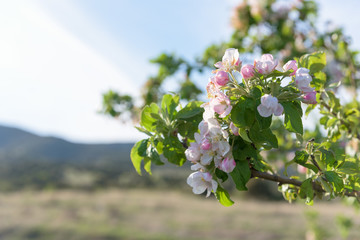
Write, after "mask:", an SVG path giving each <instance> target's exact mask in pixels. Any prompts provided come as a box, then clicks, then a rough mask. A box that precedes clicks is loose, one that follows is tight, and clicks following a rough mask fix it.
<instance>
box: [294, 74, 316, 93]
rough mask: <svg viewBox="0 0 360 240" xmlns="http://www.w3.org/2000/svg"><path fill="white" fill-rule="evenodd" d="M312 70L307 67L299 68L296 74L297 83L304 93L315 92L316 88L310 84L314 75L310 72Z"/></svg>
mask: <svg viewBox="0 0 360 240" xmlns="http://www.w3.org/2000/svg"><path fill="white" fill-rule="evenodd" d="M309 72H310V70H309V69H306V68H299V69H298V70H296V74H295V84H296V85H297V87H298V88H299V89H300V91H302V92H304V93H309V92H313V91H314V88H312V87H310V86H309V84H310V82H311V81H312V77H311V76H310V74H309Z"/></svg>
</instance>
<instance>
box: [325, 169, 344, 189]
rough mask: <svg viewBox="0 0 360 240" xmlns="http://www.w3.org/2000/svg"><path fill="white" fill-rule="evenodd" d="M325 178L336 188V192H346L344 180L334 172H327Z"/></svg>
mask: <svg viewBox="0 0 360 240" xmlns="http://www.w3.org/2000/svg"><path fill="white" fill-rule="evenodd" d="M325 177H326V179H327V180H328V181H329V182H330V183H331V185H332V186H333V187H334V191H335V192H337V193H340V192H341V191H343V190H344V183H343V180H342V179H341V177H339V175H337V173H335V172H333V171H326V172H325Z"/></svg>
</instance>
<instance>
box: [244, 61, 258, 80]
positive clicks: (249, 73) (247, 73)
mask: <svg viewBox="0 0 360 240" xmlns="http://www.w3.org/2000/svg"><path fill="white" fill-rule="evenodd" d="M241 74H242V76H243V78H244V79H249V78H252V77H254V75H255V67H254V66H253V65H251V64H246V65H244V66H242V68H241Z"/></svg>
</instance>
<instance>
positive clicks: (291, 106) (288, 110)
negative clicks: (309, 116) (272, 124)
mask: <svg viewBox="0 0 360 240" xmlns="http://www.w3.org/2000/svg"><path fill="white" fill-rule="evenodd" d="M281 105H282V106H283V107H284V112H285V120H284V124H285V128H286V129H287V130H288V131H290V132H294V133H299V134H301V135H302V134H303V124H302V120H301V117H302V110H301V106H300V112H299V107H298V105H299V104H298V103H296V102H284V103H282V104H281Z"/></svg>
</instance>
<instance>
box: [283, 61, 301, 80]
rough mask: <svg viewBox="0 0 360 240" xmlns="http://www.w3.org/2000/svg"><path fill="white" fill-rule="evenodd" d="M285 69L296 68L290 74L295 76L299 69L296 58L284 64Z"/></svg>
mask: <svg viewBox="0 0 360 240" xmlns="http://www.w3.org/2000/svg"><path fill="white" fill-rule="evenodd" d="M283 69H284V70H285V71H286V72H287V71H289V70H290V69H292V70H294V72H292V73H291V74H290V76H294V75H295V73H296V70H297V69H298V67H297V65H296V61H295V60H290V61H288V62H287V63H286V64H285V65H284V66H283Z"/></svg>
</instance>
